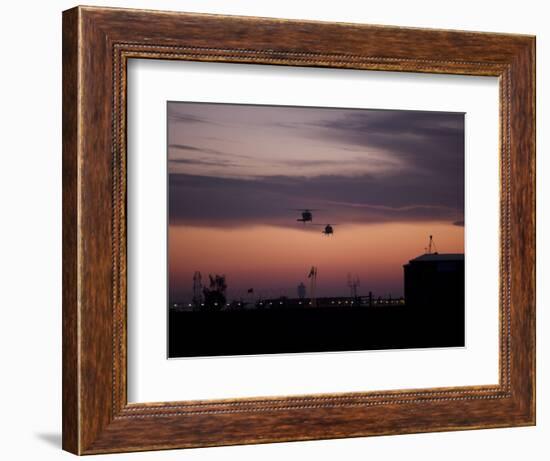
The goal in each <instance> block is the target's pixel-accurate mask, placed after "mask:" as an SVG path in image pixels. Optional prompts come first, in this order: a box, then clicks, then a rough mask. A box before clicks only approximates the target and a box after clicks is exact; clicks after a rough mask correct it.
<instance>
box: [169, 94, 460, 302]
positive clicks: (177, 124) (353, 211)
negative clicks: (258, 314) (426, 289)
mask: <svg viewBox="0 0 550 461" xmlns="http://www.w3.org/2000/svg"><path fill="white" fill-rule="evenodd" d="M168 160H169V161H168V172H169V191H168V193H169V234H168V251H169V254H168V260H169V291H170V300H171V302H177V301H187V300H189V299H190V297H191V296H192V277H193V273H194V272H195V271H196V270H198V271H200V272H201V273H202V275H203V278H204V277H207V275H208V274H209V273H210V274H225V275H226V277H227V284H228V297H229V299H233V298H238V297H240V296H244V297H246V291H247V289H248V288H253V289H254V293H255V295H256V296H260V295H261V296H263V297H278V296H281V295H286V296H291V297H296V296H297V290H296V287H297V285H298V284H299V283H300V282H304V283H305V284H306V285H307V274H308V272H309V269H310V267H311V266H312V265H315V266H317V268H318V281H317V295H318V296H347V295H349V289H348V287H347V286H346V282H347V275H348V273H351V274H352V275H353V276H354V277H355V276H357V277H358V278H359V279H360V281H361V286H360V288H359V290H358V291H359V293H360V294H366V293H368V292H369V291H372V292H373V293H374V294H375V296H378V295H380V296H387V295H388V294H390V293H391V295H392V296H401V295H402V294H403V267H402V266H403V264H405V263H406V262H407V261H408V260H410V259H412V258H414V257H416V256H418V255H420V254H422V253H424V248H425V247H426V246H427V242H428V236H429V235H430V234H432V235H433V236H434V240H435V242H436V244H437V249H438V250H439V252H441V253H462V252H463V251H464V227H463V225H464V114H462V113H445V112H417V111H385V110H367V109H332V108H330V109H329V108H304V107H285V106H253V105H230V104H204V103H186V102H181V103H180V102H169V103H168ZM298 208H310V209H311V208H315V209H319V211H316V212H314V213H313V223H314V224H318V225H317V226H312V225H311V223H307V224H302V223H300V222H297V221H296V219H297V218H298V217H300V213H299V212H298V211H293V209H298ZM328 223H330V224H334V236H332V237H326V236H324V235H322V234H321V231H322V229H323V226H322V225H324V224H328Z"/></svg>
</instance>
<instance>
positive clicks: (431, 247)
mask: <svg viewBox="0 0 550 461" xmlns="http://www.w3.org/2000/svg"><path fill="white" fill-rule="evenodd" d="M428 254H429V255H432V254H437V248H436V246H435V242H434V239H433V237H432V236H431V235H430V243H429V244H428Z"/></svg>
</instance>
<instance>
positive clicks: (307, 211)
mask: <svg viewBox="0 0 550 461" xmlns="http://www.w3.org/2000/svg"><path fill="white" fill-rule="evenodd" d="M293 210H294V211H301V212H302V217H301V218H298V219H297V220H296V221H299V222H303V223H304V224H305V223H306V222H311V221H313V213H311V212H312V211H319V210H317V209H315V208H297V209H296V208H293Z"/></svg>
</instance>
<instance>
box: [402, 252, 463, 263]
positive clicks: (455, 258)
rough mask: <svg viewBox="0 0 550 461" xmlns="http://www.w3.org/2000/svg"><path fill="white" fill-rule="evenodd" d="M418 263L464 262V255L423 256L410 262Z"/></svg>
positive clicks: (435, 254)
mask: <svg viewBox="0 0 550 461" xmlns="http://www.w3.org/2000/svg"><path fill="white" fill-rule="evenodd" d="M413 261H414V262H417V261H464V253H441V254H440V253H431V254H428V253H426V254H423V255H421V256H418V257H416V258H414V259H411V260H410V261H409V262H411V263H412V262H413Z"/></svg>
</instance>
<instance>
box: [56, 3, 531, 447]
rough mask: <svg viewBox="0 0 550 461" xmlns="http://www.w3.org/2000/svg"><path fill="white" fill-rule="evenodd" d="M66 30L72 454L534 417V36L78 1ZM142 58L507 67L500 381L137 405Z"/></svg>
mask: <svg viewBox="0 0 550 461" xmlns="http://www.w3.org/2000/svg"><path fill="white" fill-rule="evenodd" d="M310 37H315V39H316V40H315V42H313V41H312V40H311V38H310ZM63 39H64V69H63V71H64V75H63V76H64V101H63V115H64V120H63V123H64V125H63V126H64V152H63V157H64V158H63V161H64V175H63V178H64V190H63V192H64V210H63V214H64V300H63V302H64V306H63V307H64V312H63V316H64V325H63V328H64V337H63V339H64V341H63V346H64V357H63V359H64V363H63V370H64V377H63V378H64V379H63V384H64V393H63V397H64V409H63V410H64V412H63V417H64V420H63V425H64V426H63V429H64V430H63V446H64V448H65V449H67V450H69V451H72V452H75V453H79V454H84V453H100V452H113V451H130V450H144V449H160V448H176V447H187V446H210V445H222V444H235V443H259V442H268V441H282V440H307V439H316V438H317V439H318V438H330V437H346V436H348V437H351V436H359V435H375V434H390V433H407V432H420V431H435V430H445V429H447V430H451V429H468V428H480V427H502V426H513V425H516V426H517V425H528V424H534V413H535V412H534V402H535V400H534V231H535V230H534V168H535V166H534V38H533V37H526V36H517V35H503V34H502V35H498V34H482V33H470V32H454V31H435V30H420V29H403V28H392V27H381V26H358V25H349V24H347V25H346V24H330V23H316V22H298V21H281V20H270V19H260V18H242V17H220V16H212V15H195V14H183V13H167V12H145V11H137V10H118V9H105V8H88V7H78V8H76V9H73V10H69V11H67V12H65V13H64V37H63ZM210 44H215V46H212V45H210ZM132 58H140V59H171V60H191V61H210V62H212V61H217V62H232V63H254V64H271V65H273V64H277V65H291V66H315V67H334V68H349V69H365V70H384V71H407V72H426V73H446V74H460V75H486V76H497V77H499V85H500V123H499V125H500V168H501V171H500V178H501V190H500V206H501V212H500V216H501V217H500V232H501V236H500V252H501V258H500V259H501V260H500V306H499V312H500V334H499V338H500V348H499V370H500V373H499V376H500V379H499V384H498V385H497V386H465V387H454V388H437V389H418V390H413V391H411V390H406V391H405V390H403V391H390V392H365V393H357V392H355V393H339V394H323V395H312V396H307V395H304V396H290V397H273V398H248V399H234V400H232V399H224V400H202V401H189V402H162V403H151V404H147V403H145V404H144V403H131V404H129V403H128V402H127V395H126V387H127V383H126V372H127V366H126V359H127V357H126V309H127V305H126V97H127V91H126V83H127V80H126V79H127V74H126V71H127V61H128V59H132ZM71 205H74V207H71ZM92 276H93V277H92ZM90 328H91V329H90Z"/></svg>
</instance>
